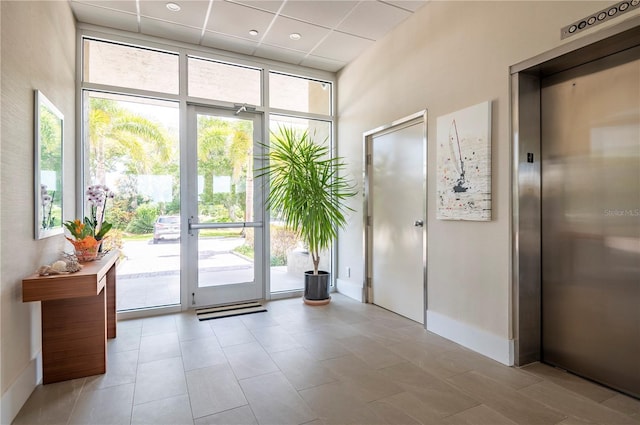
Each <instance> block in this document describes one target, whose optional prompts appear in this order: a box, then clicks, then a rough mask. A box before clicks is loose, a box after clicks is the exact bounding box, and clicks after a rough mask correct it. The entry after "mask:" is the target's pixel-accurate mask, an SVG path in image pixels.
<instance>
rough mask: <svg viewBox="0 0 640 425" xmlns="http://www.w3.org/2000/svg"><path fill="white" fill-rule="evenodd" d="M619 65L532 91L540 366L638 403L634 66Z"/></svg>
mask: <svg viewBox="0 0 640 425" xmlns="http://www.w3.org/2000/svg"><path fill="white" fill-rule="evenodd" d="M629 56H630V54H629V52H627V53H625V54H624V55H618V56H616V57H608V58H605V59H602V60H600V61H598V62H595V63H591V64H587V65H584V66H582V67H580V68H576V69H573V70H569V71H565V72H564V73H562V74H557V75H554V76H552V77H548V78H547V79H545V80H543V81H542V94H541V96H542V98H541V114H542V115H541V117H542V141H541V148H542V163H541V169H542V346H543V348H542V349H543V352H542V357H543V360H544V361H545V362H547V363H550V364H553V365H556V366H558V367H561V368H563V369H566V370H569V371H571V372H574V373H576V374H578V375H581V376H584V377H587V378H590V379H592V380H595V381H598V382H601V383H603V384H605V385H608V386H610V387H613V388H616V389H619V390H621V391H623V392H626V393H628V394H631V395H634V396H635V397H640V60H637V59H636V60H633V59H632V58H633V56H632V58H630V57H629ZM639 57H640V55H637V54H636V55H635V58H639Z"/></svg>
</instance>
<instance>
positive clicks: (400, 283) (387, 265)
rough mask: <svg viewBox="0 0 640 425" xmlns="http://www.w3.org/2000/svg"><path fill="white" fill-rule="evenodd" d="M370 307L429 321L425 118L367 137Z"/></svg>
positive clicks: (420, 321)
mask: <svg viewBox="0 0 640 425" xmlns="http://www.w3.org/2000/svg"><path fill="white" fill-rule="evenodd" d="M369 144H370V145H369V152H370V154H371V159H370V161H369V162H370V165H369V169H368V175H369V191H368V210H369V214H370V216H371V220H370V229H369V232H370V233H369V235H370V237H369V244H370V246H369V262H370V265H369V273H370V278H371V288H372V290H371V293H370V294H371V295H372V300H371V301H372V302H373V303H374V304H376V305H379V306H381V307H384V308H386V309H388V310H391V311H393V312H396V313H398V314H401V315H403V316H405V317H408V318H410V319H412V320H415V321H416V322H419V323H424V316H425V276H426V273H425V267H426V253H425V250H426V227H425V224H424V223H425V222H426V220H425V219H426V212H425V206H426V202H425V199H426V133H425V121H424V114H420V117H419V118H417V119H416V118H414V119H412V120H410V121H407V122H404V123H402V124H398V125H395V126H392V127H390V128H388V129H386V130H384V131H380V132H378V133H374V134H372V135H371V136H370V137H369Z"/></svg>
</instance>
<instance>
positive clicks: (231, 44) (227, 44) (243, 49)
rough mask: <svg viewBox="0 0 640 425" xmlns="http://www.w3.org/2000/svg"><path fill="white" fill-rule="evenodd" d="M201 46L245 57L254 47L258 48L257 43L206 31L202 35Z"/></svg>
mask: <svg viewBox="0 0 640 425" xmlns="http://www.w3.org/2000/svg"><path fill="white" fill-rule="evenodd" d="M201 44H202V45H203V46H207V47H214V48H216V49H222V50H227V51H229V52H236V53H242V54H245V55H251V54H252V53H253V51H254V50H255V49H256V47H258V43H257V42H254V41H250V40H245V39H242V38H237V37H231V36H227V35H225V34H219V33H215V32H211V31H206V32H205V33H204V38H203V39H202V43H201Z"/></svg>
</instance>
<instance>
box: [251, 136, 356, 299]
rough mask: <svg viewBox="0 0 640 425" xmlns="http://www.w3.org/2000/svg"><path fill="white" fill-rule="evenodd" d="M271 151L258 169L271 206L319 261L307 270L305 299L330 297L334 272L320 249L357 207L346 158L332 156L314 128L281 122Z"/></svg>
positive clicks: (334, 236)
mask: <svg viewBox="0 0 640 425" xmlns="http://www.w3.org/2000/svg"><path fill="white" fill-rule="evenodd" d="M271 134H272V138H271V144H270V145H264V146H263V147H265V148H266V149H268V153H267V154H266V155H265V157H266V159H267V160H268V163H267V165H266V166H265V167H264V168H262V169H260V170H258V174H259V175H260V176H261V177H266V178H267V179H268V181H269V195H268V197H267V199H266V208H267V209H268V210H270V211H271V212H272V214H274V216H275V217H278V218H279V219H280V220H282V221H283V222H284V225H285V227H286V228H288V229H290V230H292V231H294V232H296V233H297V234H298V235H299V237H300V239H301V240H302V242H303V243H304V244H305V246H306V247H307V249H308V250H309V253H310V255H311V258H312V261H313V270H309V271H307V272H305V285H304V301H305V303H307V304H326V303H328V302H329V300H330V297H329V289H330V288H329V287H330V280H329V278H330V275H329V272H328V271H323V270H318V265H319V263H320V252H321V251H324V250H327V249H328V248H329V247H330V246H331V243H332V242H333V240H334V239H335V238H336V236H337V234H338V229H340V228H343V227H344V226H345V225H346V224H347V219H346V216H345V213H346V212H347V211H349V210H352V209H351V208H349V207H348V206H347V205H345V203H344V201H345V200H346V199H348V198H350V197H353V196H355V195H356V194H357V190H356V189H355V186H354V185H353V184H352V183H351V182H350V181H349V179H347V178H346V177H345V176H344V175H343V172H344V169H345V167H346V164H345V163H344V162H343V160H342V158H340V157H332V156H331V152H330V149H329V147H327V146H326V145H324V144H318V143H315V142H314V141H313V139H312V138H311V137H310V135H309V132H308V130H304V131H299V130H296V129H294V128H291V127H279V128H278V131H277V132H272V133H271Z"/></svg>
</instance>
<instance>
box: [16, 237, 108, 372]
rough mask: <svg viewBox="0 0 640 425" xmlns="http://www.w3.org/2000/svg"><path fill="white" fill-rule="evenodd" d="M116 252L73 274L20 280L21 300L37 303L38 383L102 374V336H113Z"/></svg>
mask: <svg viewBox="0 0 640 425" xmlns="http://www.w3.org/2000/svg"><path fill="white" fill-rule="evenodd" d="M117 260H118V251H115V250H114V251H111V252H109V253H107V254H106V255H105V256H104V257H103V258H102V259H100V260H97V261H92V262H89V263H82V265H83V268H82V270H80V271H79V272H76V273H70V274H60V275H51V276H39V275H37V274H35V275H32V276H29V277H28V278H26V279H23V280H22V301H23V302H30V301H41V302H42V375H43V383H44V384H50V383H52V382H59V381H66V380H68V379H75V378H81V377H84V376H90V375H97V374H101V373H105V372H106V371H107V338H115V337H116V261H117Z"/></svg>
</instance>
